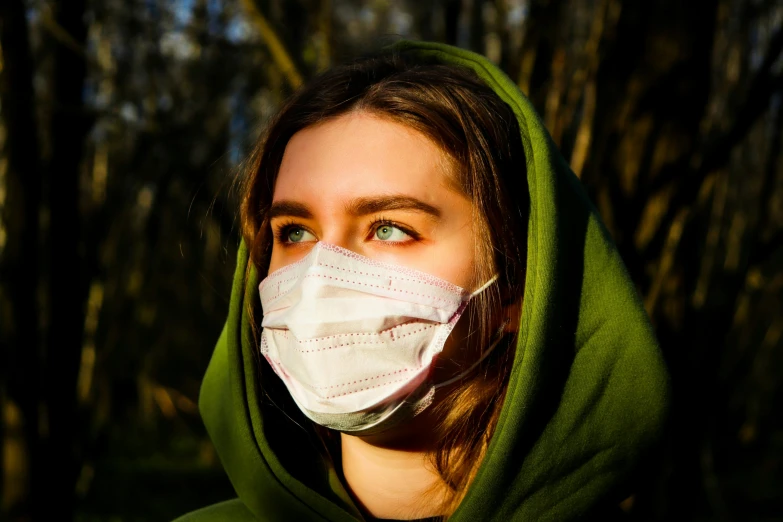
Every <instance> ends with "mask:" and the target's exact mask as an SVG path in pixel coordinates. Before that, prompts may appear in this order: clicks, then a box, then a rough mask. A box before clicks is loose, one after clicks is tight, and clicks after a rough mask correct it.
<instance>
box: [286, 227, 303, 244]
mask: <svg viewBox="0 0 783 522" xmlns="http://www.w3.org/2000/svg"><path fill="white" fill-rule="evenodd" d="M301 235H302V230H301V229H297V230H292V231H291V232H290V233H289V234H288V239H290V240H291V241H298V240H299V238H300V236H301Z"/></svg>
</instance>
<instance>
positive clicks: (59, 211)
mask: <svg viewBox="0 0 783 522" xmlns="http://www.w3.org/2000/svg"><path fill="white" fill-rule="evenodd" d="M57 7H58V8H59V9H58V10H57V13H56V16H57V22H58V24H59V25H60V27H62V29H63V30H64V31H65V32H67V33H68V34H69V35H70V36H71V37H72V39H73V41H74V42H76V43H77V44H78V45H80V46H81V47H82V48H84V44H85V42H86V37H87V27H86V25H85V23H84V14H85V2H84V0H69V1H68V2H67V4H66V3H65V2H62V3H60V4H59V5H58V6H57ZM53 45H54V46H55V47H54V49H55V52H54V73H53V79H52V97H53V100H54V108H53V112H52V121H51V133H50V135H51V140H52V156H51V163H50V165H49V168H48V169H47V174H48V182H49V183H48V188H49V199H48V203H49V212H50V228H49V254H50V258H49V263H48V264H49V267H48V268H49V292H48V297H49V307H50V308H49V317H50V323H49V329H48V332H47V333H48V335H47V339H46V361H45V365H44V401H45V415H46V419H47V424H48V430H47V433H45V434H43V435H44V439H43V447H44V448H45V451H44V455H45V459H44V461H43V462H42V464H43V466H44V467H42V468H41V469H38V470H35V471H36V472H38V473H40V474H42V475H43V476H44V477H45V481H46V488H45V491H43V492H42V493H43V494H44V495H45V498H34V499H33V502H34V506H35V507H36V508H37V513H36V520H45V519H46V520H51V519H56V520H63V521H67V520H72V519H73V507H74V490H75V485H76V479H77V477H78V472H79V461H78V451H77V441H78V440H79V437H76V436H75V435H76V434H77V433H78V430H79V428H80V427H79V425H78V424H79V423H78V422H77V418H78V417H77V409H76V406H77V403H76V382H77V378H78V372H79V362H80V357H81V350H82V337H83V330H84V318H85V300H86V294H87V292H86V289H87V287H88V278H89V277H90V274H86V273H84V265H83V259H84V253H83V252H82V251H81V249H82V248H83V238H82V237H81V236H82V234H81V231H82V223H81V221H82V220H81V217H80V213H79V193H80V191H79V177H80V176H79V174H80V167H81V163H82V151H83V148H84V142H85V138H86V136H87V131H88V129H89V121H88V119H87V118H86V116H85V111H84V104H83V99H82V93H83V89H84V80H85V76H86V73H87V71H86V63H85V60H84V57H83V56H80V55H78V54H76V53H75V52H74V51H73V50H72V49H69V48H67V47H65V46H63V45H61V44H59V43H57V42H53ZM55 513H56V516H54V517H52V515H54V514H55Z"/></svg>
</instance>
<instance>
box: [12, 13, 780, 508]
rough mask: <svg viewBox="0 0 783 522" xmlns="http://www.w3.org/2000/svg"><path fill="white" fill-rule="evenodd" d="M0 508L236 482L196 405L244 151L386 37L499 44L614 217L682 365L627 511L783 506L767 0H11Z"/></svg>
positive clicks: (225, 283) (216, 321) (142, 496)
mask: <svg viewBox="0 0 783 522" xmlns="http://www.w3.org/2000/svg"><path fill="white" fill-rule="evenodd" d="M0 24H2V25H1V26H0V47H1V48H2V53H1V55H0V56H1V57H2V58H1V61H0V80H1V81H2V84H1V89H0V94H1V95H2V98H1V99H0V103H1V105H0V216H1V218H2V219H1V220H0V448H2V452H0V469H2V473H1V474H0V492H1V493H2V505H1V507H0V519H3V520H9V521H32V520H36V521H37V520H57V521H68V520H76V521H98V520H107V521H147V520H168V519H171V518H173V517H175V516H177V515H180V514H182V513H184V512H186V511H188V510H191V509H194V508H197V507H200V506H203V505H205V504H208V503H211V502H214V501H218V500H222V499H226V498H229V497H231V496H233V492H232V489H231V486H230V484H229V483H228V480H227V478H226V477H225V475H224V473H223V471H222V469H221V466H220V463H219V461H218V459H217V456H216V454H215V452H214V450H213V448H212V446H211V444H210V442H209V440H208V439H207V437H206V435H205V432H204V429H203V426H202V424H201V421H200V419H199V415H198V411H197V405H196V401H197V396H198V390H199V383H200V379H201V377H202V375H203V372H204V370H205V368H206V365H207V362H208V360H209V357H210V354H211V350H212V347H213V343H214V341H215V340H216V339H217V336H218V333H219V331H220V329H221V326H222V322H223V320H224V318H225V316H226V313H227V302H228V297H229V288H230V277H231V275H232V271H233V264H234V256H235V250H236V247H237V242H238V238H237V224H236V208H237V203H236V200H235V198H236V194H235V193H234V192H233V191H232V182H233V179H234V177H235V176H236V166H237V165H238V163H239V162H240V161H241V159H242V158H243V155H244V154H245V153H246V151H247V150H248V146H249V144H250V143H252V142H253V140H254V139H255V138H256V136H257V135H258V132H259V129H261V128H262V127H263V124H264V122H265V121H267V119H268V118H269V117H270V115H272V114H273V113H274V111H275V109H276V108H277V107H278V106H279V104H280V102H281V100H283V99H284V98H285V97H286V96H287V95H288V94H289V93H290V92H291V91H292V90H293V89H295V88H296V87H297V86H298V85H300V84H301V83H302V82H303V81H305V80H306V79H307V78H309V77H311V76H312V75H313V74H314V73H316V72H317V71H318V70H321V69H323V68H325V67H328V66H329V65H330V64H332V63H335V62H336V61H340V60H343V59H345V58H347V57H350V56H353V55H355V54H357V53H359V52H363V51H365V50H367V49H369V48H375V47H379V46H380V45H383V44H385V43H389V42H391V41H392V40H393V39H394V38H396V37H400V36H401V37H407V38H421V39H428V40H437V41H443V42H448V43H452V44H456V45H459V46H461V47H464V48H468V49H473V50H475V51H478V52H481V53H483V54H486V55H487V56H488V57H489V58H490V59H491V60H493V61H495V62H496V63H498V64H500V66H501V67H502V68H503V69H504V70H505V71H507V73H508V74H509V75H510V77H511V78H512V79H514V80H515V81H517V82H518V84H519V86H520V88H521V89H522V90H523V92H525V93H528V94H529V96H530V98H531V99H532V100H533V102H534V103H535V105H536V107H537V108H538V110H539V111H540V113H541V114H542V116H543V117H544V119H545V121H546V125H547V127H548V128H549V129H550V131H551V133H552V135H553V137H554V139H555V141H556V142H557V143H558V144H559V145H560V147H561V148H562V151H563V153H564V155H565V157H566V159H567V160H568V161H570V163H571V166H572V168H573V170H574V172H576V174H577V175H579V176H580V177H581V179H582V181H583V182H584V184H585V185H586V186H587V188H588V190H589V192H590V194H591V196H592V197H593V199H594V201H595V202H596V204H597V205H598V207H599V209H600V211H601V213H602V215H603V217H604V219H605V221H606V223H607V225H608V227H609V229H610V231H611V232H612V234H613V235H614V237H615V239H616V241H617V243H618V245H619V247H620V249H621V252H622V255H623V257H624V259H625V261H626V263H627V265H628V268H629V270H630V272H631V274H632V276H633V278H634V280H635V282H636V284H637V287H638V289H639V292H640V294H641V295H642V297H643V299H644V302H645V305H646V307H647V310H648V311H649V313H650V315H651V317H652V318H653V322H654V324H655V327H656V329H657V332H658V335H659V337H660V340H661V344H662V347H663V350H664V353H665V357H666V359H667V361H668V363H669V365H670V368H671V372H672V376H673V388H674V393H675V395H674V402H673V411H672V420H671V425H670V429H669V431H668V434H667V437H666V440H665V441H664V444H663V446H662V449H661V451H660V453H659V454H658V455H656V456H655V458H654V459H653V460H651V462H650V463H649V464H648V465H647V466H646V467H645V468H644V469H643V471H642V472H641V473H640V474H639V476H638V477H637V478H636V485H637V487H636V491H637V492H636V494H635V495H634V496H633V497H631V498H629V499H628V500H626V501H625V502H624V503H623V508H624V509H625V510H626V511H627V512H628V513H629V514H631V515H632V516H633V518H634V519H637V520H672V519H677V520H705V521H706V520H716V521H728V520H742V521H748V520H783V381H782V380H781V376H783V156H782V155H781V148H782V147H781V144H782V142H783V136H781V130H782V129H783V52H782V51H783V32H781V27H782V26H783V2H781V1H780V0H777V1H774V0H773V1H768V0H693V1H687V2H686V1H682V0H657V1H654V2H639V1H631V0H429V1H428V0H401V1H390V0H68V1H65V0H2V1H1V2H0Z"/></svg>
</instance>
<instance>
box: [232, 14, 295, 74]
mask: <svg viewBox="0 0 783 522" xmlns="http://www.w3.org/2000/svg"><path fill="white" fill-rule="evenodd" d="M242 6H243V7H244V8H245V11H247V14H248V16H249V17H250V21H251V22H252V23H253V24H254V25H255V27H256V29H258V32H259V34H260V35H261V38H262V39H263V40H264V43H265V44H266V45H267V47H268V48H269V52H270V53H272V58H273V59H274V61H275V63H276V64H277V66H278V67H280V70H281V71H282V72H283V74H284V75H285V77H286V80H288V84H289V85H290V86H291V87H292V88H293V89H296V88H298V87H299V86H300V85H302V82H303V80H302V75H301V74H300V73H299V71H298V70H297V69H296V65H294V61H293V60H292V59H291V55H290V54H289V52H288V50H287V49H286V48H285V46H284V45H283V42H282V40H280V37H279V36H277V33H276V32H275V30H274V29H272V26H271V25H269V22H268V21H267V19H266V17H265V16H264V15H263V13H261V10H260V9H258V6H257V5H256V3H255V1H254V0H242Z"/></svg>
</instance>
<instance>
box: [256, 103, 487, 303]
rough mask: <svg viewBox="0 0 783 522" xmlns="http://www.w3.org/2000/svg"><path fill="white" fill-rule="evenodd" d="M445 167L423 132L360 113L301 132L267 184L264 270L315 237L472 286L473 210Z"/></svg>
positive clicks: (292, 256)
mask: <svg viewBox="0 0 783 522" xmlns="http://www.w3.org/2000/svg"><path fill="white" fill-rule="evenodd" d="M449 165H450V163H449V162H448V160H447V158H446V156H445V154H444V153H443V152H442V151H441V149H440V148H439V147H438V146H437V145H435V144H434V143H433V142H432V141H431V140H429V139H428V138H426V137H425V136H423V135H422V134H420V133H418V132H417V131H415V130H412V129H410V128H408V127H406V126H404V125H402V124H399V123H395V122H392V121H390V120H386V119H382V118H379V117H377V116H374V115H371V114H369V113H366V112H354V113H349V114H347V115H344V116H341V117H339V118H336V119H334V120H330V121H327V122H325V123H322V124H319V125H316V126H314V127H309V128H306V129H303V130H301V131H299V132H298V133H296V134H295V135H294V136H293V137H292V138H291V140H290V141H289V143H288V145H287V147H286V149H285V154H284V156H283V161H282V163H281V165H280V171H279V174H278V177H277V181H276V183H275V188H274V196H273V201H272V207H271V209H270V213H269V216H270V223H271V227H272V231H273V233H274V243H273V247H272V257H271V261H270V265H269V272H270V273H271V272H273V271H274V270H277V269H278V268H281V267H283V266H285V265H288V264H290V263H293V262H295V261H297V260H298V259H301V258H302V257H303V256H304V255H306V254H307V252H309V251H310V249H311V248H312V246H313V245H314V244H315V242H317V241H323V242H325V243H331V244H334V245H338V246H341V247H343V248H347V249H349V250H352V251H354V252H356V253H358V254H361V255H364V256H367V257H370V258H374V259H378V260H382V261H386V262H390V263H396V264H399V265H404V266H407V267H411V268H415V269H418V270H421V271H423V272H427V273H429V274H432V275H434V276H437V277H440V278H442V279H445V280H447V281H450V282H452V283H454V284H456V285H459V286H461V287H463V288H465V289H469V290H471V289H473V288H474V287H475V286H477V285H476V282H475V281H474V262H475V245H476V233H475V230H474V226H473V216H472V204H471V202H470V200H469V199H468V198H467V197H465V196H464V195H463V194H461V193H459V192H457V191H456V190H455V189H453V188H451V187H450V186H449V178H448V176H449V174H448V166H449ZM479 284H480V283H479Z"/></svg>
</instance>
